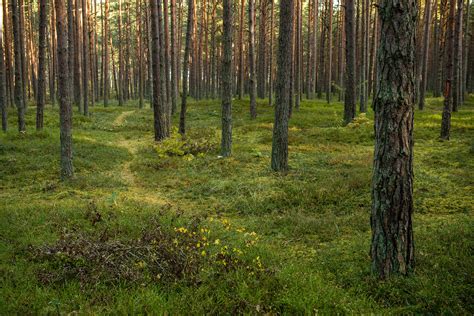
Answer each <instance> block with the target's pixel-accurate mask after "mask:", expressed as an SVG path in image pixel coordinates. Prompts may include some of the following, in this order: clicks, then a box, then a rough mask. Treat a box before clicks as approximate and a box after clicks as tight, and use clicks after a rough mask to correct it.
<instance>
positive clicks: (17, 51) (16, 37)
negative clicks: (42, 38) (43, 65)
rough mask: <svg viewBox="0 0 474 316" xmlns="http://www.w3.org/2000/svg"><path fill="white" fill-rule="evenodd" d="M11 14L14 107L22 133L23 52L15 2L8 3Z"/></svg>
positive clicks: (19, 129) (23, 120) (12, 0)
mask: <svg viewBox="0 0 474 316" xmlns="http://www.w3.org/2000/svg"><path fill="white" fill-rule="evenodd" d="M10 7H11V12H12V24H13V50H14V56H15V58H14V59H15V105H16V108H17V111H18V131H20V132H24V131H25V130H26V125H25V106H24V102H23V72H22V62H21V55H22V54H23V51H22V49H21V45H20V37H21V34H20V17H19V12H20V8H19V5H18V2H17V0H11V2H10Z"/></svg>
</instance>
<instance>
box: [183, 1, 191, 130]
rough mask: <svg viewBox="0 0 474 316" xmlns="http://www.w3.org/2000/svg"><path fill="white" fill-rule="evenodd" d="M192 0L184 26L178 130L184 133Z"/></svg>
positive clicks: (189, 3)
mask: <svg viewBox="0 0 474 316" xmlns="http://www.w3.org/2000/svg"><path fill="white" fill-rule="evenodd" d="M193 17H194V0H188V24H187V26H186V44H185V45H186V46H185V48H184V59H183V94H182V95H181V113H180V115H179V132H180V134H181V135H184V134H185V133H186V105H187V104H186V100H187V98H188V83H189V76H188V74H189V57H190V55H191V46H192V36H193V27H194V21H193Z"/></svg>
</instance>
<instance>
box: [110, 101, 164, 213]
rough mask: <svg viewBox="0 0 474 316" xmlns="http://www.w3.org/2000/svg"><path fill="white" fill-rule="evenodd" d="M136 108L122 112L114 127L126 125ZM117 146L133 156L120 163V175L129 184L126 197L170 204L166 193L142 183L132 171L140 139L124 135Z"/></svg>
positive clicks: (148, 202)
mask: <svg viewBox="0 0 474 316" xmlns="http://www.w3.org/2000/svg"><path fill="white" fill-rule="evenodd" d="M135 112H136V110H133V111H125V112H122V113H121V114H120V115H119V116H117V118H116V119H115V120H114V122H113V127H114V128H118V127H123V126H126V123H127V118H128V117H130V116H131V115H133V114H135ZM116 146H118V147H120V148H123V149H125V150H127V151H128V152H129V154H130V156H131V157H132V158H131V159H129V160H127V161H125V162H124V163H123V164H121V165H120V177H121V178H122V180H123V181H124V182H125V183H126V185H127V191H126V192H124V193H125V198H127V199H131V200H134V201H137V202H142V203H143V202H144V203H147V204H151V205H159V206H163V205H169V204H170V201H169V200H168V199H166V198H164V195H163V194H162V193H160V192H159V191H157V190H156V191H152V190H149V189H147V188H145V187H144V186H142V185H141V184H140V181H139V180H138V179H137V177H136V176H135V173H134V172H133V171H132V169H131V166H132V163H133V161H134V160H135V159H136V158H137V155H138V151H139V148H140V146H141V142H140V140H139V139H127V138H125V137H124V136H123V135H121V136H120V139H119V140H117V142H116Z"/></svg>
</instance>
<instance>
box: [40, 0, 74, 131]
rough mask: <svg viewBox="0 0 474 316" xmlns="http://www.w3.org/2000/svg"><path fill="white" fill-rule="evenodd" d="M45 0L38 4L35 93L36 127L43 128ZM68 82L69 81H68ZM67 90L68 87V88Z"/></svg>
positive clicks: (46, 17)
mask: <svg viewBox="0 0 474 316" xmlns="http://www.w3.org/2000/svg"><path fill="white" fill-rule="evenodd" d="M47 19H48V7H47V0H40V5H39V47H38V48H39V49H38V88H37V94H36V129H37V130H42V129H43V112H44V103H45V93H46V69H45V68H46V67H45V64H46V25H47V23H48V21H47ZM68 82H69V81H68ZM68 91H69V88H68Z"/></svg>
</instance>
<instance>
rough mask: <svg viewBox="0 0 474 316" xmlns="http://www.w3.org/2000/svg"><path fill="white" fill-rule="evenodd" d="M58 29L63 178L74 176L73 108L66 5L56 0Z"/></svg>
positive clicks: (60, 0) (62, 0) (62, 1)
mask: <svg viewBox="0 0 474 316" xmlns="http://www.w3.org/2000/svg"><path fill="white" fill-rule="evenodd" d="M55 8H56V28H57V34H58V35H57V36H58V45H57V50H58V97H59V122H60V141H61V178H62V179H67V178H70V177H72V176H73V175H74V168H73V165H72V107H71V101H70V99H69V62H68V49H67V41H68V37H67V33H68V31H67V29H68V27H67V25H66V5H65V3H64V0H55Z"/></svg>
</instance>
